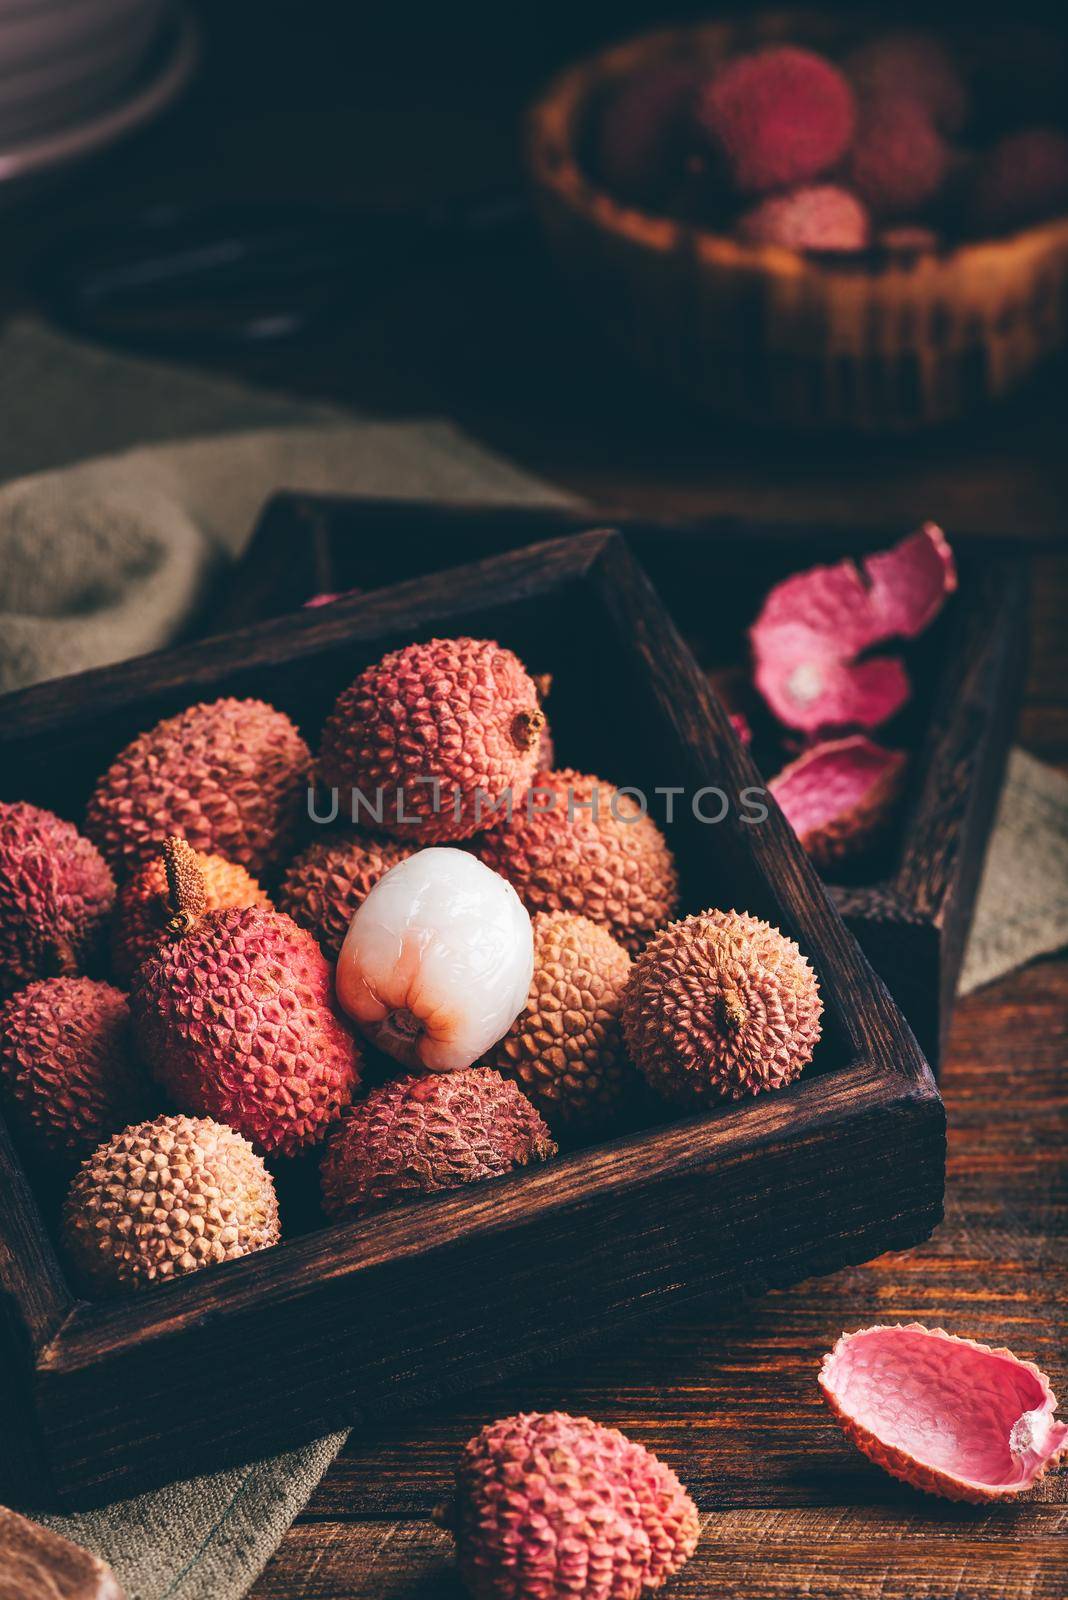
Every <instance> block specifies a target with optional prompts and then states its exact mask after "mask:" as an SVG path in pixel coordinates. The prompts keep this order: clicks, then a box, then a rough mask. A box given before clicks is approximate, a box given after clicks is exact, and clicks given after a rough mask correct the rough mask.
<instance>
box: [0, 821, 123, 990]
mask: <svg viewBox="0 0 1068 1600" xmlns="http://www.w3.org/2000/svg"><path fill="white" fill-rule="evenodd" d="M114 900H115V880H114V878H113V877H112V876H111V871H110V869H109V868H108V866H107V865H106V863H105V861H104V858H103V857H102V856H101V854H100V852H99V850H97V848H96V846H95V845H94V844H91V843H90V842H89V840H88V839H86V838H83V836H82V835H81V834H80V833H79V832H78V830H77V828H76V827H75V826H74V824H73V823H72V822H66V821H64V819H63V818H62V817H57V816H55V814H54V813H53V812H51V811H44V810H42V809H41V807H39V806H31V805H27V804H25V803H23V802H17V803H14V804H9V803H7V802H6V801H0V999H2V998H3V997H4V996H5V995H8V994H11V993H13V992H14V990H16V989H18V988H20V987H21V986H22V985H23V984H24V983H29V982H30V981H31V979H33V978H47V977H55V976H59V975H63V976H72V975H73V974H75V973H77V972H80V971H82V970H83V969H84V967H85V966H87V965H89V964H91V963H92V960H93V958H94V956H95V955H96V952H97V949H98V947H99V945H100V943H101V941H102V938H103V934H104V928H105V923H106V920H107V917H108V915H109V913H110V911H111V908H112V905H113V903H114Z"/></svg>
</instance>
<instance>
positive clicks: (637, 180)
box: [595, 61, 702, 202]
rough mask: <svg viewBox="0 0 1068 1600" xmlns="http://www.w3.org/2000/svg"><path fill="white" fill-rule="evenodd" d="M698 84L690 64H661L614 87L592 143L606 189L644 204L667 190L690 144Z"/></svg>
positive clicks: (698, 72)
mask: <svg viewBox="0 0 1068 1600" xmlns="http://www.w3.org/2000/svg"><path fill="white" fill-rule="evenodd" d="M701 81H702V73H701V69H700V68H698V67H697V66H696V65H695V64H694V63H693V62H692V61H665V62H662V63H660V64H658V65H657V66H651V67H649V68H647V69H646V70H645V71H643V72H635V73H632V74H631V75H630V76H628V77H626V78H624V79H623V81H622V82H621V83H620V84H619V85H618V86H617V87H616V89H615V90H614V91H613V93H612V94H611V95H610V96H609V98H608V101H607V104H606V105H605V108H604V111H603V112H602V114H601V118H600V122H599V125H598V128H597V137H596V157H595V159H596V166H597V172H598V176H599V177H600V178H601V179H602V181H603V182H604V183H605V184H606V185H607V186H608V188H609V189H611V190H613V191H614V192H615V193H616V194H618V195H620V196H622V197H623V198H624V199H628V200H633V201H635V202H643V201H646V202H647V201H650V200H655V199H656V198H657V197H658V195H659V194H660V193H662V192H663V191H664V189H665V188H666V187H667V186H668V185H669V184H670V182H671V180H672V177H673V176H675V175H677V173H678V172H679V171H681V169H682V167H683V165H684V163H685V159H686V153H687V149H688V147H689V146H690V145H691V144H692V141H693V131H692V124H691V110H692V106H693V99H694V95H695V93H696V91H697V88H698V85H699V84H700V83H701Z"/></svg>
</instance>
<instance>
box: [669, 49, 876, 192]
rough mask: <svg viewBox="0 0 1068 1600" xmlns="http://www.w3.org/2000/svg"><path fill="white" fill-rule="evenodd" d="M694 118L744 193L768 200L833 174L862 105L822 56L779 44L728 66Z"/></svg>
mask: <svg viewBox="0 0 1068 1600" xmlns="http://www.w3.org/2000/svg"><path fill="white" fill-rule="evenodd" d="M694 115H695V119H696V123H697V126H698V128H699V129H700V130H701V131H702V132H703V133H704V135H705V137H706V138H707V139H708V140H709V142H710V143H711V145H712V148H713V151H714V152H715V154H716V155H717V156H718V158H719V159H720V161H721V162H722V163H723V165H724V166H725V168H726V170H727V173H728V175H729V177H730V179H731V181H732V183H733V184H734V187H735V188H736V189H737V190H738V192H739V193H740V194H764V193H766V192H767V191H768V190H771V189H787V188H789V187H790V186H791V185H793V184H796V183H810V182H811V181H812V179H813V178H818V177H820V176H822V174H823V173H825V172H829V171H830V170H831V168H832V167H833V166H835V164H836V163H837V162H838V161H840V160H841V158H842V156H844V155H845V153H846V150H847V149H848V147H849V142H850V140H851V139H852V137H853V129H854V126H855V123H856V105H855V102H854V98H853V90H852V88H851V87H850V85H849V83H848V81H847V80H846V79H845V78H844V77H843V75H842V74H841V73H840V72H839V71H838V69H837V67H835V66H832V64H831V63H830V62H829V61H827V60H825V59H824V57H823V56H820V55H817V54H816V53H815V52H814V51H812V50H802V49H799V48H798V47H797V46H796V45H776V46H773V47H772V48H770V49H766V50H758V51H755V52H754V53H752V54H750V55H744V56H738V57H737V58H736V59H735V60H734V61H730V62H728V63H727V65H726V66H725V67H723V68H722V69H721V70H720V71H719V72H718V73H716V75H715V77H714V78H713V79H712V80H711V82H710V83H709V84H708V86H707V88H705V89H704V90H703V91H702V93H701V94H700V95H699V96H698V98H697V104H696V109H695V113H694Z"/></svg>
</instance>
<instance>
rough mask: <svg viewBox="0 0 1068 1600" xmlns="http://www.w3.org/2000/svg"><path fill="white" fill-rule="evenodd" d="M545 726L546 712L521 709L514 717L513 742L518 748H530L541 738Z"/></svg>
mask: <svg viewBox="0 0 1068 1600" xmlns="http://www.w3.org/2000/svg"><path fill="white" fill-rule="evenodd" d="M544 727H545V712H544V711H542V710H541V709H540V708H539V710H537V711H519V712H517V713H516V715H515V716H514V717H513V719H512V729H511V733H512V743H513V744H514V745H515V747H516V749H517V750H530V749H532V748H533V746H534V745H536V744H537V742H538V740H539V739H540V738H541V732H542V729H543V728H544Z"/></svg>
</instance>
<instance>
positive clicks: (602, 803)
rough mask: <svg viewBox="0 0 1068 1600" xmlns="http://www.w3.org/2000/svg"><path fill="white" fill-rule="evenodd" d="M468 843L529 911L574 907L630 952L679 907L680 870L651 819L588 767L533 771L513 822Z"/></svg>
mask: <svg viewBox="0 0 1068 1600" xmlns="http://www.w3.org/2000/svg"><path fill="white" fill-rule="evenodd" d="M475 848H476V849H477V851H478V854H479V855H480V856H481V858H482V860H483V861H484V862H485V863H486V865H487V866H489V867H492V868H493V870H494V872H499V873H500V874H501V876H502V877H505V878H507V879H508V881H509V882H510V883H512V884H514V885H515V889H516V892H517V893H518V895H519V898H520V899H521V900H522V902H523V904H524V905H525V906H526V907H527V909H528V911H531V912H534V911H575V912H578V913H579V914H580V915H581V916H584V917H589V918H590V920H591V922H596V923H598V924H599V926H601V927H602V928H607V929H608V931H609V933H611V934H613V935H614V936H615V938H617V939H618V940H619V942H620V944H622V945H623V946H624V947H625V948H626V949H627V950H628V951H629V952H630V954H631V955H636V954H637V952H638V951H639V950H640V949H641V947H642V945H643V944H644V943H645V941H646V940H647V939H648V938H649V936H650V934H651V933H653V932H654V931H655V929H657V928H659V927H661V926H662V925H663V924H664V923H665V922H667V921H668V920H669V919H670V918H671V917H672V916H674V914H675V911H676V909H677V906H678V874H677V873H676V870H675V863H674V860H673V858H672V854H671V851H670V849H669V848H668V844H667V840H666V839H665V838H664V836H663V834H662V833H661V832H660V829H659V828H658V827H657V825H656V823H655V822H653V820H652V818H651V817H648V816H643V815H642V813H641V807H640V803H639V801H638V800H636V799H635V798H634V796H633V795H631V794H628V793H627V792H626V791H625V790H623V791H620V790H617V789H616V788H615V785H614V784H610V783H604V782H603V781H602V780H601V779H600V778H595V777H592V776H590V775H589V774H588V773H582V772H573V771H571V769H570V768H567V767H562V768H558V769H556V770H555V771H548V772H538V773H536V774H535V777H534V783H533V785H532V786H531V790H530V793H529V794H528V796H527V799H526V801H525V802H524V803H523V804H521V805H517V806H515V807H514V808H513V811H512V817H511V820H510V821H508V822H505V823H504V824H502V825H501V826H500V827H498V828H494V829H493V830H492V832H490V833H485V834H483V836H482V838H481V839H480V840H479V841H478V843H477V845H476V847H475Z"/></svg>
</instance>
